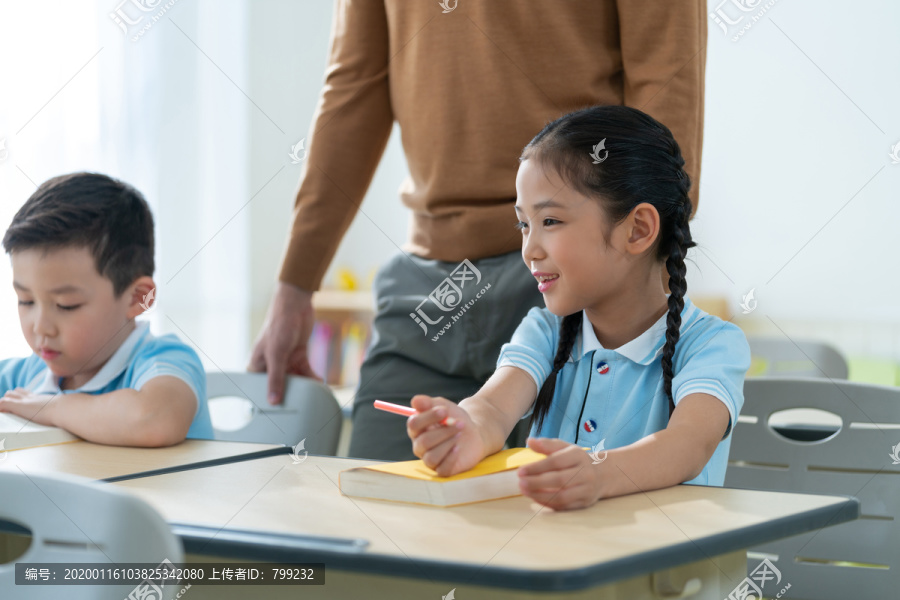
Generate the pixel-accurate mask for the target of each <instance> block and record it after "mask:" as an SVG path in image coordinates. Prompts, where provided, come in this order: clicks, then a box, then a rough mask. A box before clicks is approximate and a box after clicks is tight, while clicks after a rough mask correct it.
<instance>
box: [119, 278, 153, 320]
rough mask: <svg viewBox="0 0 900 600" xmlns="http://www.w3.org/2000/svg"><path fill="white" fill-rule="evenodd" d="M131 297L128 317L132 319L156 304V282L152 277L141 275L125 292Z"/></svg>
mask: <svg viewBox="0 0 900 600" xmlns="http://www.w3.org/2000/svg"><path fill="white" fill-rule="evenodd" d="M125 293H126V294H128V295H129V296H130V297H131V301H130V303H129V305H128V318H129V319H133V318H135V317H137V316H139V315H141V314H143V313H145V312H147V311H149V310H151V309H152V308H154V307H155V306H156V283H155V282H154V281H153V278H152V277H149V276H146V275H145V276H143V277H139V278H138V279H136V280H135V282H134V283H132V284H131V287H130V288H129V289H128V290H127V291H126V292H125Z"/></svg>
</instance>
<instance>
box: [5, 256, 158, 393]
mask: <svg viewBox="0 0 900 600" xmlns="http://www.w3.org/2000/svg"><path fill="white" fill-rule="evenodd" d="M11 259H12V271H13V287H14V288H15V290H16V295H17V296H18V298H19V321H20V323H21V324H22V333H23V334H24V335H25V339H26V340H27V341H28V345H29V346H31V349H32V350H33V351H34V352H35V353H36V354H37V355H38V356H40V357H41V358H42V359H43V360H44V362H45V363H47V366H48V367H49V368H50V370H51V371H52V372H53V374H54V375H55V376H56V377H58V378H59V377H62V378H64V380H63V382H62V385H61V387H62V388H63V389H73V388H77V387H80V386H82V385H84V384H85V383H87V382H88V381H90V379H91V378H92V377H93V376H94V375H95V374H96V373H97V371H99V370H100V367H102V366H103V365H104V364H105V363H106V361H107V360H109V358H110V357H111V356H112V355H113V353H115V351H116V350H117V349H118V348H119V346H120V345H121V344H122V342H124V341H125V339H126V338H127V337H128V335H129V334H130V333H131V332H132V331H133V330H134V327H135V325H134V317H135V316H137V315H138V314H140V313H141V312H142V311H143V309H142V308H141V307H140V304H139V302H138V301H136V300H135V298H138V299H139V298H140V297H141V296H136V293H135V292H136V291H139V290H136V287H138V286H139V285H141V284H142V283H143V284H146V281H145V280H147V281H149V282H150V284H151V286H152V280H151V279H150V278H149V277H142V278H140V279H138V280H137V281H136V282H135V283H134V284H132V286H131V287H130V288H128V289H127V290H125V292H124V293H123V294H122V295H121V296H120V297H119V298H116V297H115V295H114V294H113V284H112V281H110V280H109V279H107V278H106V277H103V276H101V275H100V273H98V272H97V268H96V267H95V265H94V258H93V257H92V256H91V253H90V251H89V250H88V249H87V248H86V247H65V248H59V249H52V250H44V249H31V250H20V251H17V252H14V253H12V255H11ZM141 287H142V286H141ZM145 293H146V292H145Z"/></svg>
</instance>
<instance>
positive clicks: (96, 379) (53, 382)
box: [34, 321, 150, 394]
mask: <svg viewBox="0 0 900 600" xmlns="http://www.w3.org/2000/svg"><path fill="white" fill-rule="evenodd" d="M149 331H150V322H149V321H139V322H137V323H136V326H135V328H134V331H132V332H131V333H129V334H128V337H127V338H125V341H124V342H122V345H121V346H119V348H118V350H116V351H115V352H114V353H113V355H112V356H110V357H109V360H107V361H106V362H105V363H104V364H103V366H102V367H100V370H99V371H97V373H96V374H95V375H94V376H93V377H91V379H90V381H88V382H87V383H85V384H84V385H83V386H81V387H80V388H78V389H75V390H67V391H71V392H96V391H98V390H102V389H103V388H105V387H106V386H107V385H109V382H110V381H112V380H113V379H115V378H116V377H118V376H119V375H121V374H122V372H123V371H124V370H125V369H127V368H128V365H129V364H131V357H132V354H133V352H134V349H135V348H136V347H137V345H138V343H140V342H141V340H143V338H144V337H145V336H146V335H148V333H149ZM61 391H62V390H60V388H59V378H58V377H56V375H54V374H53V371H51V370H50V368H49V367H47V368H46V369H45V370H44V380H43V381H42V382H41V384H40V385H39V386H38V387H37V389H35V390H34V393H35V394H58V393H60V392H61Z"/></svg>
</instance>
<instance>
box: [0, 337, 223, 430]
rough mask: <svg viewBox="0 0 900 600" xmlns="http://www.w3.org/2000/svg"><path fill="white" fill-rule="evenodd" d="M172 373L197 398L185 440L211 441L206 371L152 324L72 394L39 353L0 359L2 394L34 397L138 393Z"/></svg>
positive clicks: (191, 354) (193, 354)
mask: <svg viewBox="0 0 900 600" xmlns="http://www.w3.org/2000/svg"><path fill="white" fill-rule="evenodd" d="M162 375H170V376H172V377H177V378H178V379H180V380H182V381H183V382H185V383H186V384H187V385H188V387H190V388H191V391H193V392H194V396H196V398H197V411H196V412H195V413H194V420H193V421H192V422H191V428H190V429H189V430H188V433H187V437H189V438H199V439H213V437H214V436H213V429H212V421H211V420H210V418H209V406H208V405H207V402H206V372H205V371H204V369H203V364H202V363H201V362H200V358H199V357H198V356H197V353H196V352H194V350H193V349H192V348H191V347H190V346H188V345H187V344H185V343H184V342H182V341H181V340H179V339H178V337H177V336H175V335H173V334H168V335H164V336H160V337H155V336H154V335H153V334H151V333H150V323H148V322H146V321H143V322H139V323H137V327H135V329H134V331H132V332H131V333H130V334H129V336H128V337H127V338H126V339H125V341H124V342H122V345H121V346H119V349H118V350H116V351H115V353H114V354H113V355H112V356H111V357H110V359H109V360H108V361H106V363H105V364H104V365H103V366H102V367H100V370H99V371H97V373H96V374H95V375H94V376H93V377H92V378H91V380H90V381H88V382H87V383H85V384H84V385H83V386H81V387H80V388H78V389H75V390H60V389H59V381H58V380H57V378H56V377H55V376H54V375H53V372H52V371H50V369H49V368H48V367H47V364H46V363H45V362H44V361H43V360H41V358H40V357H39V356H38V355H37V354H32V355H31V356H29V357H28V358H11V359H8V360H3V361H0V392H4V393H5V392H6V391H7V390H11V389H14V388H25V389H28V390H30V391H32V392H34V393H36V394H58V393H64V394H74V393H87V394H106V393H108V392H113V391H115V390H120V389H123V388H131V389H135V390H140V389H141V388H142V387H143V386H144V384H145V383H147V382H148V381H150V380H151V379H153V378H154V377H160V376H162Z"/></svg>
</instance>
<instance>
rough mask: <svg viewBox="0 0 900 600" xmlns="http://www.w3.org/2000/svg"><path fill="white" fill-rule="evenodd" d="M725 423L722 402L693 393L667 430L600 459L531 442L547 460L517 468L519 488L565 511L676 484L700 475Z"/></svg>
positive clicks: (570, 447)
mask: <svg viewBox="0 0 900 600" xmlns="http://www.w3.org/2000/svg"><path fill="white" fill-rule="evenodd" d="M728 419H729V413H728V409H727V408H726V407H725V405H724V404H722V401H721V400H719V399H718V398H715V397H714V396H710V395H708V394H691V395H689V396H686V397H684V398H683V399H682V400H681V401H680V402H679V403H678V406H677V407H676V408H675V411H674V412H673V413H672V418H671V420H670V421H669V425H668V427H666V428H665V429H663V430H662V431H658V432H656V433H654V434H651V435H648V436H647V437H645V438H643V439H640V440H638V441H637V442H635V443H633V444H630V445H628V446H624V447H622V448H616V449H614V450H609V451H607V452H606V453H605V454H603V455H602V456H597V455H596V454H593V455H592V454H589V453H588V452H585V450H584V449H583V448H580V447H578V446H576V445H574V444H569V443H568V442H564V441H562V440H557V439H543V438H542V439H535V438H531V439H530V440H529V444H528V445H529V447H531V448H533V449H534V450H536V451H538V452H542V453H544V454H547V455H548V456H547V458H546V459H544V460H542V461H540V462H536V463H532V464H530V465H526V466H524V467H521V468H520V469H519V487H520V489H521V490H522V493H523V494H525V495H526V496H529V497H530V498H532V499H533V500H535V501H536V502H539V503H541V504H543V505H545V506H548V507H550V508H554V509H557V510H567V509H572V508H584V507H587V506H591V505H592V504H594V503H595V502H597V500H599V499H601V498H612V497H614V496H623V495H625V494H633V493H636V492H646V491H650V490H655V489H659V488H665V487H670V486H673V485H678V484H679V483H684V482H685V481H690V480H691V479H693V478H694V477H696V476H697V475H699V474H700V472H701V471H703V467H704V466H706V463H707V462H709V459H710V458H711V457H712V455H713V453H714V452H715V451H716V447H717V446H718V444H719V442H720V441H721V440H722V436H723V435H724V434H725V431H726V428H727V427H728Z"/></svg>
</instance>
